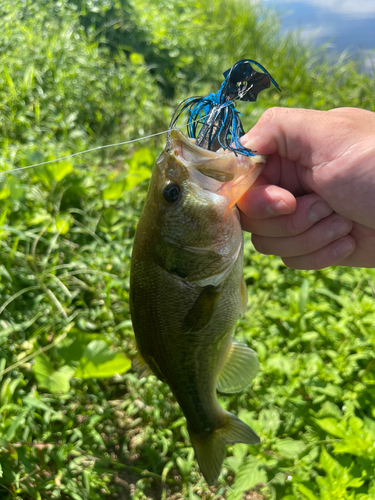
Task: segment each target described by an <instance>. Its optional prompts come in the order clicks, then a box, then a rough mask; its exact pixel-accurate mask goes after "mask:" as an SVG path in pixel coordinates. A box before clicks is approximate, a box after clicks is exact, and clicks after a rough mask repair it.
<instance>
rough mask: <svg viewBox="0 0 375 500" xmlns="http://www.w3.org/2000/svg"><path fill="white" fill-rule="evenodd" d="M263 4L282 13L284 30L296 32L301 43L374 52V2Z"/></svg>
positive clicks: (280, 0)
mask: <svg viewBox="0 0 375 500" xmlns="http://www.w3.org/2000/svg"><path fill="white" fill-rule="evenodd" d="M263 1H264V3H265V4H268V5H272V6H273V7H274V8H275V9H276V10H277V11H278V12H279V13H280V14H281V18H282V26H283V28H284V29H288V30H290V29H299V30H300V37H301V39H302V40H313V41H314V42H315V43H316V44H321V43H324V42H329V43H330V44H331V45H332V47H333V48H334V49H335V50H337V51H338V52H343V51H344V50H347V49H349V50H351V51H352V52H356V51H358V50H363V51H365V52H366V53H368V52H369V51H370V50H371V49H375V0H263ZM369 57H370V58H371V55H369ZM372 60H373V58H372Z"/></svg>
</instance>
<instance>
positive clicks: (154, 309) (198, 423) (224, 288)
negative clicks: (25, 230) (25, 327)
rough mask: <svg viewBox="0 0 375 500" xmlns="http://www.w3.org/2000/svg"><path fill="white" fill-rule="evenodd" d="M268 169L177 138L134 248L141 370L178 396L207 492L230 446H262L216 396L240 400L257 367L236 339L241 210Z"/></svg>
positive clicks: (161, 162)
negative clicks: (229, 395)
mask: <svg viewBox="0 0 375 500" xmlns="http://www.w3.org/2000/svg"><path fill="white" fill-rule="evenodd" d="M264 161H265V159H264V157H261V156H241V155H239V156H236V155H235V154H234V153H224V152H223V153H221V152H219V151H218V152H213V151H209V150H206V149H203V148H200V147H198V146H196V145H195V144H194V143H193V142H192V141H190V140H189V139H188V138H186V137H185V136H184V135H183V134H182V133H181V132H179V131H178V130H176V129H172V130H171V132H170V137H169V140H168V143H167V147H166V148H165V149H164V151H163V152H162V153H161V155H160V156H159V158H158V160H157V162H156V166H155V168H154V171H153V174H152V178H151V183H150V188H149V192H148V195H147V199H146V203H145V207H144V209H143V212H142V215H141V218H140V220H139V224H138V227H137V231H136V235H135V239H134V247H133V255H132V263H131V276H130V311H131V317H132V321H133V327H134V332H135V337H136V341H137V346H138V354H137V356H136V358H135V359H134V360H133V367H134V368H136V369H138V370H139V372H140V374H141V375H147V374H151V373H152V374H154V375H156V376H157V377H159V378H160V379H161V380H163V381H165V382H166V383H167V384H168V385H169V387H170V388H171V390H172V392H173V394H174V396H175V397H176V399H177V401H178V403H179V405H180V407H181V409H182V411H183V413H184V415H185V417H186V420H187V427H188V431H189V435H190V438H191V442H192V445H193V447H194V450H195V454H196V458H197V461H198V463H199V466H200V469H201V471H202V473H203V475H204V477H205V479H206V481H207V483H208V484H212V483H214V482H215V480H216V479H217V477H218V475H219V474H220V470H221V465H222V462H223V460H224V457H225V445H227V444H229V443H247V444H257V443H259V437H258V436H257V434H256V433H255V432H254V431H253V430H252V429H251V428H250V427H249V426H247V425H246V424H245V423H244V422H242V421H241V420H239V419H238V418H237V417H236V416H235V415H233V414H232V413H229V412H227V411H225V410H223V408H221V406H220V405H219V403H218V401H217V396H216V389H218V390H219V391H221V392H224V393H234V392H239V391H241V390H243V389H244V388H245V387H246V386H247V385H248V384H249V383H250V382H251V380H252V379H253V378H254V376H255V375H256V373H257V371H258V368H259V362H258V359H257V357H256V355H255V353H254V351H253V350H252V349H250V348H249V347H247V346H246V345H244V344H240V343H238V342H236V341H235V340H233V339H232V335H231V334H232V331H233V329H234V327H235V325H236V322H237V319H238V317H239V315H240V314H242V315H243V314H244V312H245V310H246V302H247V290H246V284H245V281H244V278H243V274H242V269H243V237H242V231H241V226H240V221H239V214H238V210H237V208H236V206H235V203H236V202H237V200H238V199H239V198H240V197H241V196H242V195H243V194H244V193H245V191H246V190H247V189H248V188H249V187H250V186H251V185H252V184H253V182H254V181H255V179H256V178H257V177H258V175H259V174H260V172H261V170H262V168H263V163H264Z"/></svg>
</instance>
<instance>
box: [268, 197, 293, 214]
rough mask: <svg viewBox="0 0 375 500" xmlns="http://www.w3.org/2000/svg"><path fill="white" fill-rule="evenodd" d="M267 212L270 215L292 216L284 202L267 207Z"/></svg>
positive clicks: (280, 201) (274, 202)
mask: <svg viewBox="0 0 375 500" xmlns="http://www.w3.org/2000/svg"><path fill="white" fill-rule="evenodd" d="M267 212H268V213H269V214H270V215H285V214H290V207H289V206H288V205H287V204H286V203H285V201H284V200H277V201H273V202H272V203H270V204H269V205H267Z"/></svg>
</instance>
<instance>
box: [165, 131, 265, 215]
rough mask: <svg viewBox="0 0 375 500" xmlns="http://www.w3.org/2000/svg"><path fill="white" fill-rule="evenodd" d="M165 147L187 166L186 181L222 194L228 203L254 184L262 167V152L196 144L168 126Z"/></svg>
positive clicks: (233, 201)
mask: <svg viewBox="0 0 375 500" xmlns="http://www.w3.org/2000/svg"><path fill="white" fill-rule="evenodd" d="M168 142H169V144H168V146H167V147H168V149H169V151H170V152H171V153H172V154H173V155H174V156H175V158H176V159H177V160H178V161H180V162H181V163H182V164H183V165H184V166H185V167H186V168H187V170H188V172H189V177H190V181H191V182H194V183H195V184H198V185H199V186H200V187H201V188H203V189H207V190H209V191H211V192H212V193H216V194H218V195H221V196H225V197H226V198H227V200H228V205H229V207H232V206H233V205H235V204H236V203H237V201H238V200H239V199H240V198H241V197H242V196H243V195H244V194H245V192H246V191H247V190H248V189H249V188H250V187H251V186H252V185H253V184H254V182H255V181H256V179H257V178H258V176H259V175H260V173H261V172H262V170H263V168H264V164H265V162H266V157H265V156H260V155H257V156H244V155H238V156H236V155H235V154H234V153H233V152H229V151H227V152H225V151H224V150H223V152H221V151H220V152H218V151H210V150H208V149H204V148H201V147H200V146H197V145H196V144H195V143H194V142H193V141H191V140H190V139H188V138H187V137H186V136H185V135H184V134H183V133H182V132H181V131H180V130H178V129H171V131H170V133H169V140H168Z"/></svg>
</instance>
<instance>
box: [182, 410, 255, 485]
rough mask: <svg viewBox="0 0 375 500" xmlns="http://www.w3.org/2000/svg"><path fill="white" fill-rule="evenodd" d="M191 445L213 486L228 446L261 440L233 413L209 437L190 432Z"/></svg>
mask: <svg viewBox="0 0 375 500" xmlns="http://www.w3.org/2000/svg"><path fill="white" fill-rule="evenodd" d="M189 434H190V439H191V443H192V445H193V448H194V451H195V456H196V459H197V462H198V464H199V468H200V470H201V472H202V474H203V475H204V477H205V479H206V481H207V483H208V484H209V485H212V484H214V483H215V481H216V480H217V478H218V477H219V474H220V471H221V466H222V463H223V460H224V458H225V446H226V445H227V444H234V443H245V444H259V442H260V438H259V436H258V435H257V434H256V433H255V432H254V431H253V429H252V428H251V427H249V426H248V425H247V424H245V423H244V422H242V421H241V420H240V419H239V418H237V417H236V416H235V415H233V414H232V413H229V412H226V423H225V425H224V426H223V427H220V428H219V429H215V430H214V431H213V432H212V433H211V434H210V435H209V436H204V437H202V436H201V435H199V434H195V433H194V432H192V431H190V430H189Z"/></svg>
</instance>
